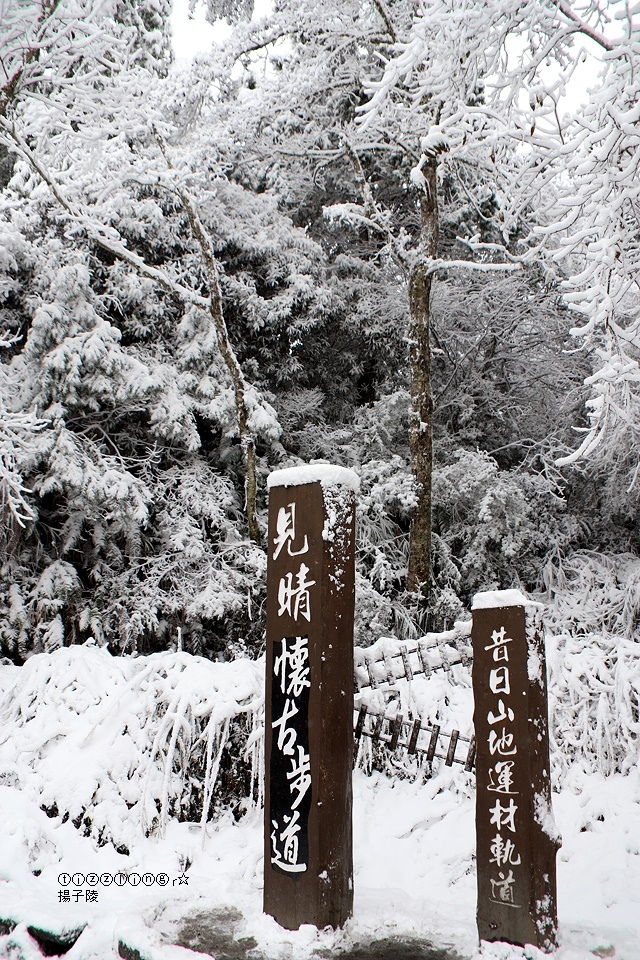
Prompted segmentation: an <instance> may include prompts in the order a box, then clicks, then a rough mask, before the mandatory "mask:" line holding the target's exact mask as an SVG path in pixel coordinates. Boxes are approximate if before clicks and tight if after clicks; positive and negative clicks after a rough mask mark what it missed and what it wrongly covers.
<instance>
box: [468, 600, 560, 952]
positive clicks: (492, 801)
mask: <svg viewBox="0 0 640 960" xmlns="http://www.w3.org/2000/svg"><path fill="white" fill-rule="evenodd" d="M472 610H473V626H472V631H471V638H472V643H473V693H474V700H475V712H474V726H475V737H476V750H477V753H476V788H477V789H476V832H477V875H478V914H477V920H478V933H479V935H480V940H488V941H495V940H502V941H506V942H507V943H513V944H519V945H520V946H524V945H525V944H533V945H534V946H536V947H538V948H539V949H541V950H545V951H551V950H552V949H554V947H555V946H556V943H557V937H556V929H557V911H556V853H557V849H558V846H559V845H560V841H559V837H558V834H557V832H556V829H555V825H554V821H553V814H552V811H551V787H550V780H549V734H548V708H547V682H546V669H545V655H544V637H543V633H542V628H541V624H540V623H539V621H538V620H537V617H536V611H535V605H532V604H530V603H529V601H527V600H526V598H525V597H524V596H523V595H522V594H521V593H520V591H518V590H502V591H492V592H490V593H479V594H476V596H475V599H474V603H473V607H472Z"/></svg>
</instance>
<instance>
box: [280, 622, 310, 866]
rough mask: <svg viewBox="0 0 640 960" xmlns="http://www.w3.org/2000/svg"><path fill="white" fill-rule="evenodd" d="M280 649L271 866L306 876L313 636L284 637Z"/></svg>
mask: <svg viewBox="0 0 640 960" xmlns="http://www.w3.org/2000/svg"><path fill="white" fill-rule="evenodd" d="M280 647H281V648H280V651H279V652H278V654H277V656H276V657H275V660H274V667H273V673H274V676H273V688H272V700H271V702H272V705H273V712H272V717H273V719H272V721H271V729H272V731H273V734H272V740H271V782H272V790H271V814H270V819H271V863H272V864H273V866H275V867H276V868H277V869H278V870H282V871H284V872H285V873H301V872H302V871H304V870H306V869H307V868H308V863H307V861H308V857H309V842H308V820H309V808H310V805H311V764H310V760H309V687H310V686H311V681H310V679H309V638H308V637H283V639H282V641H281V645H280ZM274 786H275V789H274Z"/></svg>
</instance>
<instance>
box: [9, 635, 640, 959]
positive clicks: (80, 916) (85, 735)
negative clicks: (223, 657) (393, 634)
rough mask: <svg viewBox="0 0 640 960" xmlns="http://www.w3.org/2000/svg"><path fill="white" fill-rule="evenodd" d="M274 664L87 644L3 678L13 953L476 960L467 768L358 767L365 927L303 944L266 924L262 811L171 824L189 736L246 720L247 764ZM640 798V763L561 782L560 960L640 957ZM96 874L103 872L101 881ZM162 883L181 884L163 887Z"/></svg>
mask: <svg viewBox="0 0 640 960" xmlns="http://www.w3.org/2000/svg"><path fill="white" fill-rule="evenodd" d="M261 670H262V667H261V664H259V663H258V664H256V663H254V662H252V661H248V660H246V661H236V662H234V663H230V664H217V663H216V664H212V663H209V662H208V661H204V660H201V659H200V658H196V657H189V656H188V655H186V654H158V655H155V657H149V658H136V659H131V660H121V659H115V658H110V657H109V655H108V654H106V653H105V652H104V651H100V650H97V649H95V648H93V649H92V648H86V647H75V648H68V649H65V650H60V651H57V653H55V654H51V655H46V656H44V655H43V656H42V657H34V658H32V659H31V660H30V661H29V662H28V664H27V665H26V667H24V668H21V669H18V668H14V667H0V701H1V702H0V723H1V726H0V731H1V732H0V921H2V920H4V921H5V929H6V928H7V927H8V926H10V925H11V924H9V923H6V921H9V920H10V921H12V923H15V924H17V926H15V927H14V928H13V929H12V930H11V931H10V932H8V933H4V935H0V957H6V958H9V957H10V958H12V960H16V958H21V957H22V958H24V960H31V958H34V957H39V956H41V954H40V952H39V950H38V948H37V945H36V942H35V940H34V939H33V938H32V937H31V935H30V934H29V933H28V931H27V926H31V927H32V928H40V929H45V930H50V931H53V932H58V933H61V932H63V931H64V930H65V929H66V930H76V931H77V930H79V929H81V928H84V929H83V930H82V933H81V935H80V936H79V938H78V939H77V940H76V942H75V945H74V946H72V947H71V949H70V950H69V952H68V953H67V954H66V956H67V957H68V958H69V960H93V958H95V960H98V958H101V960H111V958H114V957H116V956H117V945H118V942H119V941H124V942H125V943H127V944H128V945H129V946H130V947H132V948H137V949H138V950H139V952H140V954H141V955H142V956H147V957H149V958H150V960H156V958H157V960H162V958H164V960H174V958H178V957H181V958H187V957H189V956H191V957H193V955H194V954H193V953H192V952H191V951H189V950H187V949H186V947H181V946H175V945H174V946H172V945H171V944H172V943H176V942H177V941H178V940H181V941H182V942H183V943H185V944H186V943H191V944H192V945H193V946H198V945H199V946H200V947H201V948H202V949H203V950H205V949H206V950H209V951H211V952H213V953H214V954H215V952H216V950H217V952H218V953H220V952H221V951H222V952H225V951H226V952H227V955H229V951H230V950H231V951H232V954H233V951H235V955H236V956H238V957H243V956H246V955H248V956H249V957H252V956H255V957H269V958H274V960H275V958H278V960H279V958H283V960H284V958H287V960H294V958H295V960H298V958H300V960H304V958H307V957H311V956H314V955H318V956H325V957H326V956H327V955H329V953H331V954H333V953H338V952H347V953H348V952H349V951H350V950H353V949H355V948H356V947H357V945H358V944H367V943H369V942H370V941H387V940H390V939H391V940H392V939H393V938H400V940H402V941H405V940H409V941H411V940H413V939H414V938H417V939H418V940H419V941H430V942H431V943H433V944H434V945H436V946H439V947H443V948H449V949H450V950H451V951H455V953H457V954H458V955H459V956H461V957H465V958H471V957H479V956H480V955H481V954H480V953H479V952H478V947H477V941H476V929H475V872H474V845H475V839H474V809H473V808H474V799H473V797H474V790H473V778H472V776H471V775H470V774H466V773H464V771H462V770H451V769H448V768H441V769H440V770H439V771H436V775H435V776H434V777H433V778H432V779H431V780H428V781H427V782H426V783H423V782H421V780H420V779H418V780H412V779H411V778H406V779H400V778H399V777H396V778H395V779H394V780H392V779H390V778H388V777H387V776H385V775H384V774H382V773H380V772H374V773H373V774H372V775H371V776H367V775H365V773H364V772H363V771H362V770H356V772H355V774H354V871H355V877H354V881H355V907H354V916H353V919H352V920H351V921H350V922H349V923H348V924H347V926H346V927H345V929H344V930H342V931H337V932H333V931H329V930H327V931H320V932H318V931H316V930H315V928H312V927H305V928H302V929H301V930H299V931H297V932H294V933H291V932H289V931H285V930H283V929H281V928H280V927H279V926H278V925H277V924H276V923H275V921H273V920H272V919H271V918H270V917H267V916H265V915H264V914H263V913H262V909H261V908H262V869H263V865H262V813H261V810H260V808H259V806H258V805H257V804H256V805H254V806H251V807H250V808H249V809H248V812H247V813H246V814H245V815H244V816H243V817H242V818H241V819H240V820H239V821H238V822H236V820H235V819H234V817H233V816H232V815H231V813H229V812H227V813H224V814H223V815H222V816H220V817H218V818H217V819H216V820H215V822H208V823H207V824H206V825H205V826H204V827H202V826H201V824H200V823H190V822H187V821H185V822H178V820H176V818H175V816H172V815H167V816H166V820H165V822H164V825H163V823H162V817H161V811H162V807H163V789H164V787H165V783H166V777H165V773H166V768H165V764H166V762H167V757H168V756H169V753H168V751H169V748H170V746H171V743H172V740H173V737H174V734H175V738H176V744H178V739H179V736H180V735H181V734H180V731H182V735H183V736H184V737H185V738H186V739H185V740H184V741H183V743H184V744H186V743H187V742H188V741H189V737H191V738H192V746H194V749H195V747H196V746H197V742H198V737H199V736H200V738H201V740H202V735H203V733H204V735H205V740H203V741H202V742H203V743H204V742H205V741H206V736H207V734H206V731H207V729H209V725H208V718H209V717H211V716H213V717H214V723H213V725H212V726H211V727H210V731H213V734H212V736H213V747H212V754H215V753H216V750H219V749H220V743H221V742H222V740H221V733H220V731H222V730H224V727H225V724H226V723H227V722H228V721H229V720H230V719H231V718H233V717H236V718H237V717H241V718H245V720H247V724H246V726H247V742H249V744H250V748H249V752H250V753H251V750H252V749H254V748H255V745H256V738H255V736H254V737H253V738H252V736H251V727H252V725H254V724H255V723H256V717H259V709H260V704H259V700H260V695H261V689H262V675H261ZM145 678H146V679H145ZM416 679H417V678H416ZM145 682H146V684H147V686H145ZM435 683H436V687H437V691H436V690H435V689H434V697H435V699H436V700H439V709H440V713H441V714H442V713H443V711H445V709H446V705H445V702H444V701H445V698H446V691H445V685H444V684H443V681H442V678H441V677H440V678H436V680H435ZM2 691H4V696H3V695H2ZM425 696H426V693H425V690H424V689H423V690H422V691H421V692H420V691H418V690H417V691H416V699H419V700H421V701H423V700H424V697H425ZM465 697H466V699H467V705H468V707H469V714H468V715H469V717H470V708H471V702H470V689H469V687H468V685H465V684H464V683H459V684H457V685H456V696H455V697H454V698H452V702H451V709H452V710H453V711H454V712H455V713H456V714H457V715H458V716H460V715H461V714H462V713H464V712H465V710H464V700H465ZM156 707H157V709H156ZM198 712H200V719H199V720H198V716H197V715H198ZM444 719H445V721H446V719H447V718H446V717H444ZM189 724H190V725H191V726H190V727H189ZM187 727H189V729H187ZM162 731H164V732H162ZM251 743H253V747H252V746H251ZM154 744H155V745H156V748H155V753H154ZM234 749H237V748H236V747H234ZM175 751H176V752H175V756H174V758H173V761H172V765H171V767H170V772H171V771H173V772H172V773H171V778H170V779H172V780H173V781H177V782H178V784H180V783H182V787H183V788H184V789H193V788H192V787H191V788H190V787H189V785H188V784H187V783H186V781H187V779H188V777H186V778H185V772H184V770H181V768H180V750H179V746H178V745H176V746H175ZM256 757H257V759H255V758H254V759H255V762H257V763H260V762H261V760H260V758H259V756H258V755H257V754H256ZM213 759H215V757H214V758H213ZM249 760H251V757H249ZM174 761H175V763H176V766H175V769H174V767H173V762H174ZM212 763H213V760H212ZM150 771H151V773H150ZM210 773H211V771H210ZM181 777H182V778H183V779H182V780H181V779H180V778H181ZM145 783H147V784H148V785H149V786H148V788H147V793H148V797H149V798H150V800H148V803H149V802H150V803H152V805H153V808H154V809H155V811H156V813H157V816H156V818H155V820H154V819H153V818H151V819H152V821H153V822H152V823H151V834H150V835H149V836H145V829H144V828H145V820H144V816H143V814H144V808H143V806H142V805H141V804H140V803H138V802H135V796H134V794H135V791H136V790H139V788H141V787H142V786H143V785H144V784H145ZM185 784H186V786H185ZM127 785H128V786H127ZM127 789H129V790H131V795H130V796H129V798H128V800H127V797H126V790H127ZM169 792H170V793H171V791H169ZM174 793H175V789H174ZM56 797H57V799H58V808H59V809H58V813H57V815H52V816H48V815H47V814H46V813H45V812H44V811H43V810H42V809H41V807H42V805H46V806H47V807H49V813H52V812H53V811H52V810H51V803H52V800H53V799H54V798H56ZM639 801H640V775H639V773H638V770H637V768H632V769H631V771H630V772H629V773H628V775H626V776H622V775H621V774H614V775H611V776H609V777H606V778H605V777H603V776H602V775H601V774H598V773H594V772H593V771H592V770H584V769H581V767H580V765H579V764H578V763H574V764H573V765H572V766H570V767H569V769H568V770H567V771H566V772H565V773H564V774H563V783H562V788H561V789H560V790H559V792H557V793H556V794H555V795H554V810H555V815H556V820H557V822H558V826H559V828H560V830H561V832H562V835H563V847H562V849H561V850H560V853H559V857H558V900H559V918H560V938H561V946H560V949H559V951H558V953H557V957H558V960H593V957H594V956H599V957H604V956H606V957H612V958H614V960H640V802H639ZM176 802H177V801H176V800H175V797H174V798H173V800H171V797H170V798H169V800H168V801H167V803H166V804H165V806H166V808H167V811H169V810H171V809H173V810H175V809H177V808H176V807H175V803H176ZM171 803H173V804H174V806H173V807H172V806H171ZM65 808H66V809H68V810H71V811H72V812H73V811H75V812H77V813H80V812H81V809H85V810H91V811H92V812H93V815H94V819H95V818H96V817H98V821H97V822H99V825H100V826H101V828H102V829H103V831H105V830H106V831H109V830H111V831H112V833H113V839H114V842H108V843H105V844H104V845H102V846H100V845H99V843H98V836H99V834H97V833H96V829H95V828H94V825H93V821H92V823H91V825H87V824H86V823H85V825H84V829H85V831H86V832H87V835H86V836H83V835H82V834H81V831H80V830H78V829H76V828H75V827H74V826H73V824H72V822H71V819H67V820H66V822H63V819H64V817H63V815H62V811H63V810H64V809H65ZM81 826H82V824H81ZM147 827H149V823H148V822H147ZM104 839H105V833H104V832H103V835H102V841H104ZM125 843H126V847H127V849H128V853H124V852H117V850H116V848H115V845H118V846H119V847H120V849H121V850H123V849H124V844H125ZM114 844H115V845H114ZM119 873H120V876H119V877H117V880H116V881H114V880H113V879H112V880H111V882H109V883H107V882H106V881H107V879H109V878H112V877H115V876H116V875H117V874H119ZM65 874H67V875H68V876H67V877H65V876H64V875H65ZM79 874H82V877H80V876H79ZM87 874H95V877H91V878H90V881H91V882H88V879H89V878H87ZM127 874H128V875H130V879H129V881H128V882H124V877H125V875H127ZM74 875H75V876H74ZM163 875H166V880H167V882H159V881H164V879H165V877H164V876H163ZM121 881H122V882H123V885H119V883H120V882H121ZM66 891H68V896H69V899H68V900H66V899H65V893H66ZM200 915H204V917H203V916H200ZM194 916H195V918H196V919H195V921H194V922H193V923H192V924H191V926H189V924H188V923H187V926H186V927H185V925H184V924H185V919H186V918H187V919H188V918H189V917H194ZM0 929H2V928H0ZM181 930H182V935H181V933H180V931H181ZM198 936H199V937H200V938H201V939H200V940H198V939H197V937H198ZM194 937H195V938H196V939H194ZM207 937H208V938H209V939H208V941H207ZM207 943H208V946H207ZM360 955H361V956H364V955H366V954H360ZM482 956H483V957H484V958H486V960H488V958H494V957H500V958H506V957H509V958H516V957H523V958H524V957H526V958H537V957H538V952H537V951H536V950H535V949H534V948H527V949H526V950H524V951H523V950H521V949H520V948H515V947H501V946H495V945H494V946H490V947H488V946H487V947H485V949H484V952H483V953H482ZM540 956H542V955H540Z"/></svg>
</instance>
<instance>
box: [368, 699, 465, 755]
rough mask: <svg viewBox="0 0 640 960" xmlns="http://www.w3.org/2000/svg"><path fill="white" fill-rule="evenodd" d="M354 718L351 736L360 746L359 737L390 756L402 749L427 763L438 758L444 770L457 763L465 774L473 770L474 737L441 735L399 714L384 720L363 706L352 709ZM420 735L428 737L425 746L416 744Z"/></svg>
mask: <svg viewBox="0 0 640 960" xmlns="http://www.w3.org/2000/svg"><path fill="white" fill-rule="evenodd" d="M355 716H356V722H355V730H354V736H355V739H356V741H357V742H360V740H361V738H362V737H369V738H370V739H371V741H372V742H373V743H380V744H384V746H386V747H387V748H388V749H389V750H391V751H393V752H395V751H396V750H398V749H404V750H406V751H407V753H409V754H424V755H425V759H426V760H427V762H428V763H431V762H432V761H433V760H434V758H436V757H438V758H440V759H442V760H444V762H445V766H447V767H452V766H453V764H454V763H460V764H462V766H463V767H464V769H465V770H473V768H474V764H475V757H476V740H475V737H474V736H471V737H470V738H469V737H463V736H461V735H460V731H459V730H452V731H451V732H445V731H444V730H441V729H440V726H439V725H438V724H437V723H433V724H432V723H426V722H423V721H422V720H421V719H420V718H419V717H417V718H416V719H415V720H405V719H404V717H403V716H402V714H401V713H398V714H396V715H395V716H393V717H388V716H387V715H386V713H384V712H382V711H380V710H376V709H375V708H372V707H370V706H369V704H367V703H363V704H360V706H359V708H356V711H355ZM385 727H386V729H385ZM423 732H424V733H425V734H428V738H429V739H428V744H427V745H426V746H425V745H424V744H420V734H421V733H423ZM447 741H448V744H447ZM440 743H442V744H444V745H445V746H444V748H443V749H444V752H442V751H440V752H439V750H438V748H439V746H440ZM465 743H466V744H468V747H467V750H466V753H465V755H464V756H463V757H457V756H456V750H457V748H458V744H460V745H462V744H465Z"/></svg>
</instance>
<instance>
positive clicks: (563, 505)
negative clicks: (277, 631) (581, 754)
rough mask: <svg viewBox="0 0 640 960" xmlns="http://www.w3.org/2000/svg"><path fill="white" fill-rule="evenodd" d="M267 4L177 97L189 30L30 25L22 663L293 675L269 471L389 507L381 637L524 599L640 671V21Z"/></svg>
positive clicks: (362, 612) (0, 638) (13, 407)
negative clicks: (272, 547) (180, 36)
mask: <svg viewBox="0 0 640 960" xmlns="http://www.w3.org/2000/svg"><path fill="white" fill-rule="evenodd" d="M192 7H195V3H193V4H192ZM252 12H253V9H252V3H251V0H207V14H208V17H209V19H210V20H211V21H212V22H213V21H215V20H216V19H219V18H226V20H227V22H228V23H229V24H230V25H231V26H232V30H231V31H230V32H229V33H228V35H227V38H226V39H225V41H224V43H223V44H221V45H220V46H215V47H213V48H212V50H211V52H210V53H209V54H206V55H205V54H202V55H198V56H197V57H196V58H195V59H194V61H193V63H191V64H188V65H183V66H181V67H176V66H174V67H172V66H171V60H172V54H171V39H170V13H171V2H170V0H140V2H134V0H41V2H32V0H1V2H0V55H1V60H0V71H1V72H0V185H1V188H2V192H1V193H0V313H1V318H0V337H1V349H0V388H1V394H0V396H1V400H0V402H1V405H2V406H1V410H0V414H1V426H0V490H1V493H0V509H1V510H2V528H1V533H0V537H1V543H0V653H1V654H2V655H4V656H5V657H7V658H9V659H10V660H11V661H12V662H14V663H21V662H24V660H25V659H26V658H28V657H29V655H30V654H32V653H34V652H39V651H43V650H44V651H52V650H55V649H56V648H58V647H60V646H63V645H69V644H72V643H81V642H84V641H91V640H93V641H95V642H96V643H97V644H99V645H107V646H108V649H109V650H110V651H111V652H114V653H115V652H119V653H124V652H127V653H131V652H136V651H137V652H139V653H150V652H153V651H158V650H164V649H168V648H171V647H172V646H173V647H175V645H176V644H177V643H178V638H180V643H181V644H183V645H184V648H185V649H186V650H187V651H189V652H192V653H198V654H203V655H205V656H207V657H210V658H227V659H233V658H234V657H237V656H249V657H252V658H253V657H256V656H258V655H259V654H260V652H261V651H262V649H263V642H264V641H263V637H264V591H265V568H266V553H265V550H264V547H263V545H262V543H261V541H262V539H263V536H264V531H265V527H266V507H267V498H266V482H265V481H266V477H267V475H268V473H269V472H270V471H271V470H273V469H275V468H280V467H284V466H291V465H294V464H297V463H300V462H312V461H316V460H320V461H328V462H331V463H336V464H341V465H344V466H347V467H350V468H352V469H354V470H355V471H356V472H357V473H358V475H359V476H360V477H361V481H362V489H361V494H360V497H359V502H358V552H357V567H358V572H357V600H356V642H357V643H359V644H361V645H368V644H370V643H371V642H373V641H374V640H376V639H377V638H378V637H379V636H381V635H386V634H394V635H399V636H401V637H406V636H410V635H415V634H416V633H417V632H420V631H424V630H425V629H441V628H445V627H448V626H450V625H451V624H452V622H453V621H454V620H456V619H460V618H462V617H464V616H465V615H466V612H467V611H468V609H469V606H470V601H471V598H472V596H473V594H474V593H475V592H476V591H478V590H483V589H492V588H504V587H512V586H521V587H522V588H523V589H524V590H526V591H527V592H529V593H535V594H537V595H543V596H544V599H545V601H546V602H547V604H548V615H549V617H550V619H551V620H552V621H553V622H555V623H557V624H560V625H561V628H562V630H564V631H567V632H568V634H570V635H571V636H577V637H587V638H589V639H588V642H589V643H590V644H594V643H595V644H598V645H599V648H600V649H601V652H602V657H603V663H604V662H608V663H611V662H612V661H611V658H613V659H614V660H615V658H616V657H617V656H618V652H619V651H620V650H621V644H623V643H625V644H627V645H628V644H632V645H634V646H635V644H636V642H637V620H638V614H639V611H640V564H639V563H638V561H637V553H638V546H639V538H638V528H637V521H638V510H639V500H638V491H639V489H640V485H639V482H638V458H637V451H638V424H639V407H638V383H639V381H640V369H639V366H638V355H639V354H638V346H639V335H638V266H639V244H638V239H639V236H640V220H639V213H640V208H639V206H638V203H639V200H638V194H639V192H640V180H639V178H638V164H639V162H640V128H639V125H638V121H639V119H640V98H639V96H638V86H639V84H640V79H639V78H640V73H639V72H638V71H637V69H636V66H637V64H638V56H639V52H640V35H639V28H638V26H637V18H638V17H639V16H640V12H637V11H636V10H635V8H632V7H631V6H630V5H629V4H623V3H608V4H605V5H604V7H603V6H602V5H598V4H596V3H591V2H590V0H585V2H583V3H580V4H578V3H574V4H571V3H568V2H564V0H546V2H542V3H540V2H539V0H529V2H526V0H525V2H524V3H523V2H519V3H516V4H514V3H512V2H509V0H486V2H483V3H478V2H475V0H462V2H456V3H449V2H447V0H425V2H423V3H421V4H416V3H414V2H413V0H387V2H383V0H371V2H370V3H362V2H355V0H354V2H351V0H347V2H344V0H340V2H337V0H336V2H332V0H326V2H323V3H322V4H315V3H307V2H304V0H278V2H276V3H274V5H273V7H272V9H271V10H270V12H269V13H268V14H267V15H266V16H265V17H262V18H260V19H253V20H252V19H251V16H252ZM587 56H588V57H589V63H590V64H592V65H593V71H592V81H593V88H592V90H591V91H590V93H589V96H588V99H587V103H586V106H584V107H581V108H579V109H575V110H574V111H573V113H566V112H564V110H565V105H566V104H567V100H566V99H565V97H564V94H565V92H566V88H567V84H570V83H571V76H572V74H573V72H574V71H575V70H576V68H577V66H578V65H579V64H580V63H582V62H583V61H584V60H585V57H587ZM594 638H595V639H594ZM607 658H608V660H607ZM629 696H630V697H631V699H630V700H629V703H628V710H629V716H628V720H629V723H630V724H631V726H632V727H633V725H634V724H635V726H637V723H638V703H637V697H636V699H635V700H634V699H633V698H634V696H635V694H634V693H633V691H631V692H630V694H629ZM628 729H629V730H630V729H631V727H629V728H628Z"/></svg>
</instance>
